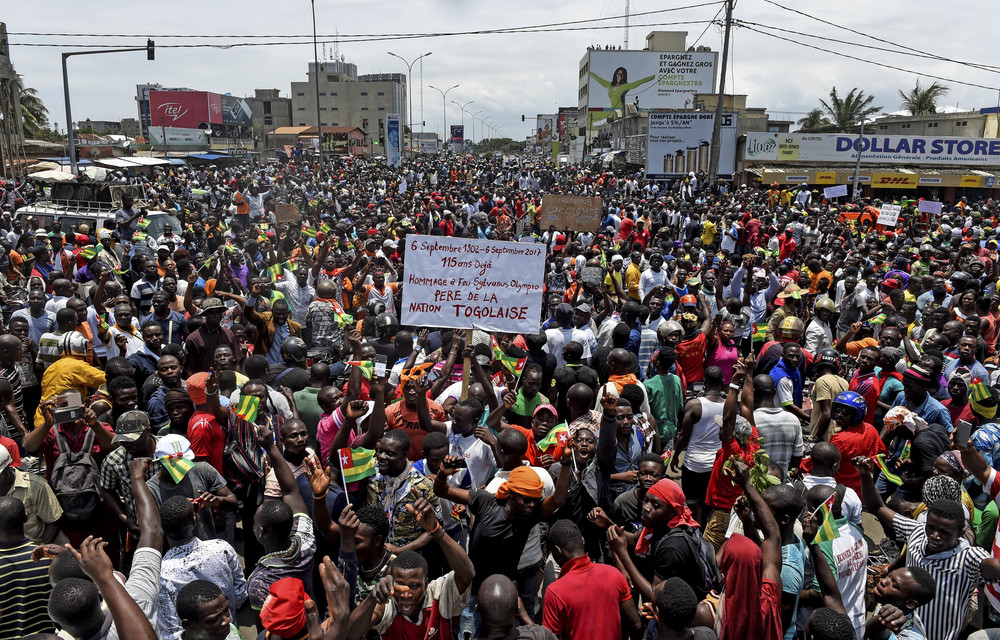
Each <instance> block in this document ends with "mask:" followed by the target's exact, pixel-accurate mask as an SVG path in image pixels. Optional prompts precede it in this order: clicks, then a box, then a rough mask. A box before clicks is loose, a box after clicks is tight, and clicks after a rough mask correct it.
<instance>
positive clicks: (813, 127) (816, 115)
mask: <svg viewBox="0 0 1000 640" xmlns="http://www.w3.org/2000/svg"><path fill="white" fill-rule="evenodd" d="M795 124H797V125H798V126H799V132H800V133H823V132H826V131H832V130H833V124H832V123H831V122H830V120H829V118H827V117H826V116H824V115H823V110H822V109H820V108H819V107H817V108H815V109H813V110H812V111H810V112H809V114H808V115H806V117H805V118H800V119H799V120H798V121H797V122H796V123H795Z"/></svg>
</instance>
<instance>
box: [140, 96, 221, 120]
mask: <svg viewBox="0 0 1000 640" xmlns="http://www.w3.org/2000/svg"><path fill="white" fill-rule="evenodd" d="M149 114H150V115H149V125H150V127H161V128H163V127H168V128H169V127H174V128H179V129H204V128H207V127H205V126H204V125H206V124H222V99H221V98H220V96H219V94H217V93H212V92H210V91H150V92H149Z"/></svg>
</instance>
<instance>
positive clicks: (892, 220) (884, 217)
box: [878, 204, 903, 227]
mask: <svg viewBox="0 0 1000 640" xmlns="http://www.w3.org/2000/svg"><path fill="white" fill-rule="evenodd" d="M902 210H903V208H902V207H901V206H899V205H898V204H884V205H882V208H881V209H879V211H878V224H884V225H885V226H887V227H895V226H896V223H897V222H899V214H900V212H901V211H902Z"/></svg>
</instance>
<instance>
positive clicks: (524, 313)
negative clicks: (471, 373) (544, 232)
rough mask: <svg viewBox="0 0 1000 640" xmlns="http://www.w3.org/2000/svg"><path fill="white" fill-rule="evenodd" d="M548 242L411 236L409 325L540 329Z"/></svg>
mask: <svg viewBox="0 0 1000 640" xmlns="http://www.w3.org/2000/svg"><path fill="white" fill-rule="evenodd" d="M544 277H545V245H543V244H534V243H532V244H529V243H526V242H524V243H520V242H495V241H492V240H474V239H471V238H450V237H439V236H420V235H410V236H407V237H406V268H405V273H404V278H403V313H402V318H401V320H402V323H403V324H404V325H413V326H426V327H448V328H450V329H472V328H476V329H483V330H487V331H504V332H509V333H529V334H535V333H538V327H539V322H540V319H541V312H542V282H543V280H544Z"/></svg>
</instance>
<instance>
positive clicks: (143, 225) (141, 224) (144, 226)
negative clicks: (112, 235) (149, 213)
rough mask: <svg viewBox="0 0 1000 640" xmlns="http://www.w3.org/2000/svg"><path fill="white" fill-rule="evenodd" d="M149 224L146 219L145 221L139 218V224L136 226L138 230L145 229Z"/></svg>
mask: <svg viewBox="0 0 1000 640" xmlns="http://www.w3.org/2000/svg"><path fill="white" fill-rule="evenodd" d="M149 222H150V221H149V220H148V219H146V218H139V224H138V226H139V228H140V229H145V228H146V227H148V226H149Z"/></svg>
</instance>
